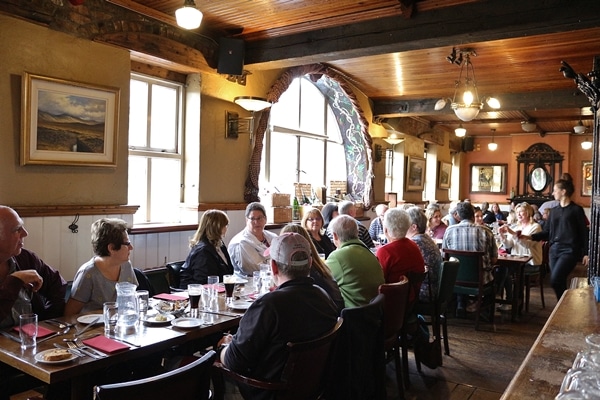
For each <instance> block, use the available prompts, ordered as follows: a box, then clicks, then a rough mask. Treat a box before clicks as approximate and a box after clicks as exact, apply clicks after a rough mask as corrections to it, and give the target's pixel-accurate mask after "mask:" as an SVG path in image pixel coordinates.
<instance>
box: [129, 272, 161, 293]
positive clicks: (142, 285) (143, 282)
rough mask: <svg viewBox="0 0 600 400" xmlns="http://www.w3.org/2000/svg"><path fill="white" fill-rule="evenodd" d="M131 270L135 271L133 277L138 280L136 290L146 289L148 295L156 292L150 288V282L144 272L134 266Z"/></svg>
mask: <svg viewBox="0 0 600 400" xmlns="http://www.w3.org/2000/svg"><path fill="white" fill-rule="evenodd" d="M133 272H134V273H135V279H137V281H138V287H137V290H147V291H148V295H149V296H150V297H152V296H154V295H155V294H157V293H154V289H153V288H152V284H151V283H150V280H149V279H148V277H147V276H146V275H145V274H144V272H143V271H142V270H141V269H139V268H134V269H133Z"/></svg>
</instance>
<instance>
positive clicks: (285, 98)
mask: <svg viewBox="0 0 600 400" xmlns="http://www.w3.org/2000/svg"><path fill="white" fill-rule="evenodd" d="M298 82H299V80H298V78H296V79H294V81H293V82H292V84H291V85H290V87H289V88H288V89H287V90H286V91H285V92H284V93H283V94H282V95H281V97H279V101H278V102H277V103H275V104H273V107H272V108H271V125H277V126H283V127H286V128H290V129H298V127H299V117H298V113H299V109H300V108H299V107H300V103H299V98H298V97H299V96H300V85H299V83H298Z"/></svg>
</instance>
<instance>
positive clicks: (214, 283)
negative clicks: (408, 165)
mask: <svg viewBox="0 0 600 400" xmlns="http://www.w3.org/2000/svg"><path fill="white" fill-rule="evenodd" d="M207 283H208V288H209V298H208V307H207V309H208V311H213V312H214V311H219V300H218V297H217V294H218V292H217V290H218V288H219V276H218V275H209V276H208V278H207Z"/></svg>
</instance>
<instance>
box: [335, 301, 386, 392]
mask: <svg viewBox="0 0 600 400" xmlns="http://www.w3.org/2000/svg"><path fill="white" fill-rule="evenodd" d="M384 300H385V296H384V295H383V294H378V295H377V296H376V297H375V298H374V299H373V300H371V302H370V303H369V304H366V305H364V306H360V307H352V308H344V309H343V310H342V312H341V316H342V318H344V326H343V327H342V329H341V331H340V335H339V337H338V339H337V345H336V351H335V354H334V363H333V365H332V367H331V375H330V378H329V383H328V385H327V391H326V395H325V398H326V399H327V400H364V399H381V398H383V397H384V396H383V394H384V388H385V351H384V348H383V309H384Z"/></svg>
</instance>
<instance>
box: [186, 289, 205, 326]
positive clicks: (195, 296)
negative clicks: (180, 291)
mask: <svg viewBox="0 0 600 400" xmlns="http://www.w3.org/2000/svg"><path fill="white" fill-rule="evenodd" d="M187 290H188V295H189V296H190V317H192V318H198V317H199V316H200V310H199V305H200V297H201V296H202V285H201V284H199V283H190V284H189V285H188V287H187Z"/></svg>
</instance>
